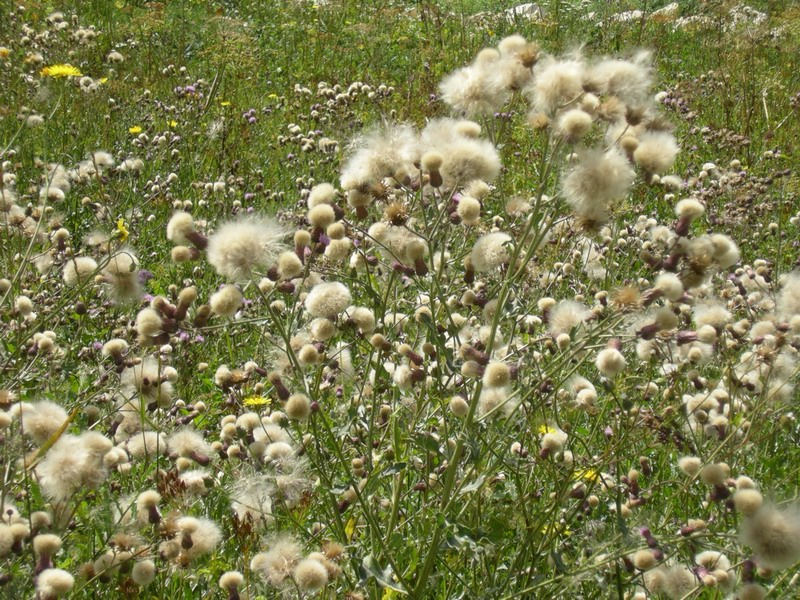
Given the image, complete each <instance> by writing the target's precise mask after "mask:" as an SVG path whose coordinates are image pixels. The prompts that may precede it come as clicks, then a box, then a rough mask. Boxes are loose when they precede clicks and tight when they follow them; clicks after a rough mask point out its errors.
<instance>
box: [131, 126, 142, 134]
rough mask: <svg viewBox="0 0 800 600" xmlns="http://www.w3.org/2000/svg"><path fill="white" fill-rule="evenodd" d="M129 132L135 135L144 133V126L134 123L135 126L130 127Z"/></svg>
mask: <svg viewBox="0 0 800 600" xmlns="http://www.w3.org/2000/svg"><path fill="white" fill-rule="evenodd" d="M128 133H132V134H133V135H136V134H138V133H142V128H141V127H139V126H138V125H134V126H133V127H128Z"/></svg>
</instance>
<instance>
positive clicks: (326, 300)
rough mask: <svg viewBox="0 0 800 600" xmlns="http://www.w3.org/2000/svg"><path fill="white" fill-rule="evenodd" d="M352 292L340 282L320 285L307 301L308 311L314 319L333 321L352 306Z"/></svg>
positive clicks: (314, 288)
mask: <svg viewBox="0 0 800 600" xmlns="http://www.w3.org/2000/svg"><path fill="white" fill-rule="evenodd" d="M350 299H351V297H350V290H348V289H347V287H346V286H345V285H344V284H343V283H340V282H338V281H331V282H325V283H318V284H317V285H315V286H314V287H313V288H312V289H311V291H310V292H309V294H308V296H307V297H306V300H305V307H306V310H307V311H308V312H309V314H311V315H312V316H314V317H324V318H326V319H333V318H335V317H336V315H338V314H339V313H341V312H342V311H343V310H344V309H346V308H347V306H348V305H349V304H350Z"/></svg>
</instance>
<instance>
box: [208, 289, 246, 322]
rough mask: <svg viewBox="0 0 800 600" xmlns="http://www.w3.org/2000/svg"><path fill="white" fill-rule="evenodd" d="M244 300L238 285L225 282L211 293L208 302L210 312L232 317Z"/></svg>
mask: <svg viewBox="0 0 800 600" xmlns="http://www.w3.org/2000/svg"><path fill="white" fill-rule="evenodd" d="M243 302H244V296H243V295H242V292H241V291H240V290H239V288H238V287H236V286H235V285H231V284H227V285H224V286H222V288H220V289H219V290H218V291H216V292H214V293H213V294H212V295H211V298H209V300H208V304H209V306H210V307H211V312H213V313H214V314H215V315H219V316H221V317H232V316H233V315H235V314H236V313H237V311H238V310H239V308H240V307H241V306H242V303H243Z"/></svg>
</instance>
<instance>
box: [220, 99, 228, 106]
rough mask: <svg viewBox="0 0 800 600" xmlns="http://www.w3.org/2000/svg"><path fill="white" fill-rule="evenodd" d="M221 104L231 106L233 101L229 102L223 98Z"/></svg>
mask: <svg viewBox="0 0 800 600" xmlns="http://www.w3.org/2000/svg"><path fill="white" fill-rule="evenodd" d="M219 105H220V106H230V105H231V103H230V102H228V101H227V100H223V101H222V102H220V103H219Z"/></svg>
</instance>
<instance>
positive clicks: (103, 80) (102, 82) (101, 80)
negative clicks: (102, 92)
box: [97, 77, 108, 85]
mask: <svg viewBox="0 0 800 600" xmlns="http://www.w3.org/2000/svg"><path fill="white" fill-rule="evenodd" d="M106 82H108V77H101V78H100V79H98V80H97V83H99V84H100V85H103V84H104V83H106Z"/></svg>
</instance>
